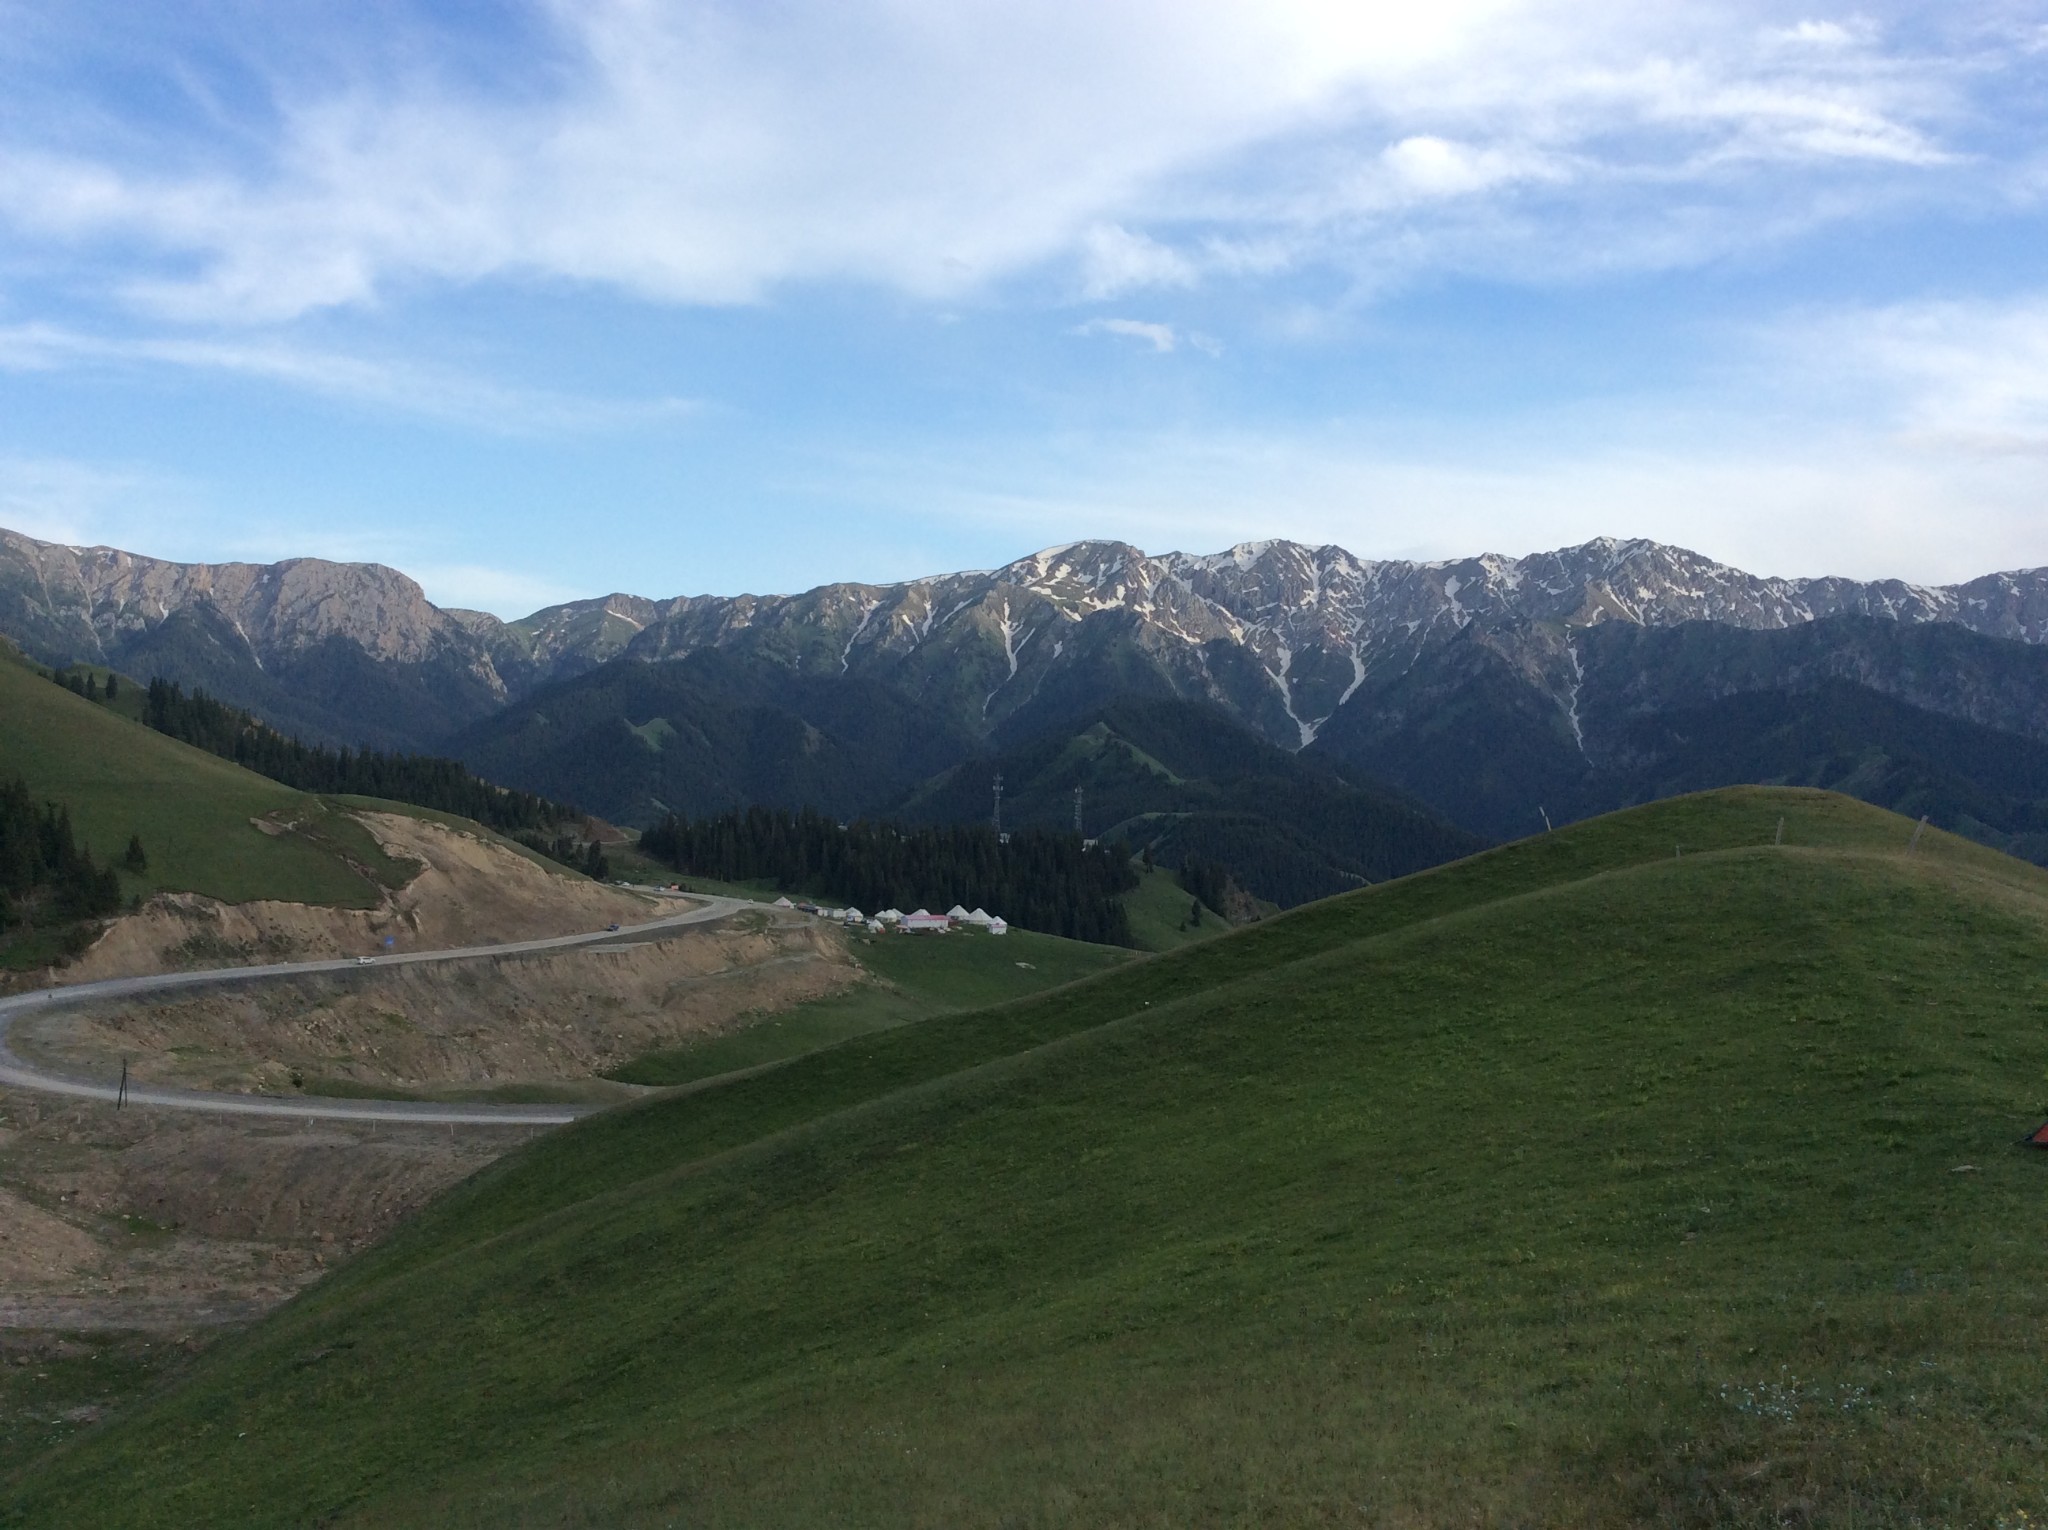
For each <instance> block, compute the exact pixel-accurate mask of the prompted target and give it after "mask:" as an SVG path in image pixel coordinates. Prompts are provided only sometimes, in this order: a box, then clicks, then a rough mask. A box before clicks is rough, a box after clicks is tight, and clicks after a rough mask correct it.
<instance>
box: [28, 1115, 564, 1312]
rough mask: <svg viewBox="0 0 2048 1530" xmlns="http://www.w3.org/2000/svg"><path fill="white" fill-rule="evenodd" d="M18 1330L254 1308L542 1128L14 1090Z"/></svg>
mask: <svg viewBox="0 0 2048 1530" xmlns="http://www.w3.org/2000/svg"><path fill="white" fill-rule="evenodd" d="M0 1123H4V1125H0V1331H5V1330H19V1329H57V1330H83V1329H108V1328H112V1329H126V1330H132V1329H154V1330H159V1331H161V1330H164V1329H183V1328H187V1327H191V1326H194V1325H197V1326H201V1327H205V1326H211V1325H214V1324H218V1323H223V1322H240V1321H243V1320H246V1319H248V1318H250V1317H253V1316H255V1315H256V1314H257V1313H259V1312H261V1311H263V1310H265V1309H267V1308H269V1307H271V1306H273V1305H275V1304H276V1303H277V1302H279V1301H282V1300H283V1299H284V1298H285V1297H287V1296H289V1295H291V1294H292V1293H293V1292H294V1291H296V1290H297V1289H299V1287H301V1286H303V1285H304V1284H305V1283H306V1282H307V1281H309V1280H311V1279H313V1278H314V1277H315V1276H317V1275H318V1274H319V1273H320V1272H321V1270H322V1269H324V1268H325V1267H326V1266H327V1265H328V1264H329V1263H331V1262H332V1261H334V1260H335V1259H337V1258H339V1257H341V1256H343V1255H345V1254H347V1253H350V1252H353V1251H354V1250H357V1249H360V1248H364V1247H367V1246H368V1245H369V1244H371V1243H373V1242H375V1241H376V1240H377V1239H378V1238H381V1237H382V1236H383V1235H384V1234H385V1233H387V1232H388V1231H390V1229H391V1227H392V1226H393V1225H394V1224H395V1223H396V1222H397V1221H398V1220H399V1219H401V1218H402V1217H404V1216H406V1215H408V1214H410V1213H411V1212H413V1211H415V1210H417V1209H418V1208H419V1207H421V1206H423V1205H425V1204H426V1202H427V1201H428V1200H430V1199H432V1198H433V1197H434V1196H435V1195H437V1194H439V1193H440V1192H441V1191H442V1190H444V1189H446V1188H447V1187H448V1186H449V1185H451V1184H453V1183H455V1182H456V1181H457V1180H459V1179H462V1178H464V1177H466V1176H467V1175H469V1174H471V1173H474V1172H475V1171H476V1170H477V1169H479V1168H481V1167H482V1166H483V1165H484V1164H486V1163H488V1162H490V1161H491V1160H492V1159H493V1158H496V1157H497V1156H498V1155H499V1154H501V1153H503V1152H505V1151H506V1150H507V1149H509V1148H512V1147H514V1146H516V1145H518V1144H519V1143H520V1142H522V1141H524V1140H526V1138H527V1137H528V1136H529V1135H531V1133H530V1132H529V1131H526V1130H520V1129H516V1128H505V1129H493V1130H490V1131H467V1132H450V1131H448V1130H447V1129H446V1128H442V1127H426V1126H403V1125H378V1126H374V1127H372V1126H357V1125H353V1124H348V1123H329V1122H321V1123H318V1124H317V1125H311V1126H301V1125H295V1124H290V1123H281V1122H280V1123H269V1122H263V1123H252V1122H247V1121H233V1120H220V1119H216V1118H212V1117H207V1116H203V1115H197V1114H187V1113H185V1112H182V1111H137V1110H127V1111H115V1110H113V1109H112V1108H110V1107H108V1106H104V1105H96V1104H88V1103H80V1102H71V1101H61V1100H52V1099H47V1098H44V1097H39V1096H31V1095H22V1094H14V1093H9V1094H6V1095H4V1096H0Z"/></svg>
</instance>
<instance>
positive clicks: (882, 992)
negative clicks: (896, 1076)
mask: <svg viewBox="0 0 2048 1530" xmlns="http://www.w3.org/2000/svg"><path fill="white" fill-rule="evenodd" d="M690 885H691V886H693V887H701V886H703V885H704V884H703V883H701V882H697V881H693V882H692V883H691V884H690ZM851 949H852V951H853V956H854V960H856V961H858V962H859V963H860V964H861V966H862V967H863V968H864V969H865V970H866V974H867V981H864V982H861V983H859V984H857V985H856V986H854V987H852V988H849V989H847V990H845V991H844V992H841V993H836V994H831V995H828V996H827V997H825V998H822V999H814V1000H812V1001H811V1002H809V1003H807V1004H799V1005H796V1006H795V1007H793V1008H790V1009H785V1010H778V1011H777V1012H776V1013H774V1014H772V1015H763V1016H759V1017H756V1018H753V1019H751V1020H750V1021H749V1022H748V1023H747V1024H746V1025H744V1026H743V1027H742V1028H740V1029H739V1030H736V1031H729V1032H726V1033H724V1034H722V1035H718V1036H708V1037H705V1038H704V1039H703V1040H701V1041H695V1042H692V1043H690V1044H689V1045H687V1046H681V1047H675V1048H671V1049H668V1050H665V1051H661V1052H654V1053H650V1054H648V1055H647V1056H645V1057H638V1058H635V1059H634V1060H633V1061H632V1062H630V1063H627V1064H626V1065H625V1066H624V1067H623V1068H619V1069H617V1070H615V1071H614V1072H612V1073H611V1074H610V1075H609V1076H610V1077H612V1078H614V1079H617V1080H618V1081H619V1082H621V1083H626V1084H656V1085H662V1084H688V1083H694V1082H696V1081H697V1080H699V1079H707V1078H713V1077H716V1076H717V1075H719V1074H723V1073H732V1072H736V1071H738V1070H739V1069H742V1068H757V1067H760V1066H761V1065H763V1064H764V1063H771V1062H782V1061H784V1060H785V1059H788V1058H791V1057H797V1056H800V1055H802V1054H803V1053H805V1052H811V1051H816V1050H817V1049H818V1048H820V1047H825V1046H830V1045H833V1044H834V1043H836V1042H841V1041H845V1040H848V1039H849V1038H851V1037H854V1036H865V1035H868V1034H869V1033H871V1032H874V1031H880V1030H887V1029H889V1028H890V1027H892V1026H898V1025H904V1024H908V1023H909V1022H910V1021H913V1020H929V1019H931V1018H932V1017H933V1016H935V1015H944V1014H951V1013H953V1012H954V1011H956V1010H963V1009H980V1008H984V1007H986V1006H989V1005H992V1004H1001V1003H1004V1002H1006V1001H1008V1000H1011V999H1017V998H1023V997H1025V996H1027V995H1030V994H1035V993H1039V992H1042V991H1044V990H1045V989H1048V988H1056V987H1058V986H1060V985H1061V984H1063V983H1070V982H1073V981H1074V980H1076V979H1077V978H1083V977H1088V976H1091V975H1092V974H1094V973H1097V972H1103V971H1106V970H1108V969H1109V968H1111V967H1115V966H1117V965H1119V964H1120V963H1123V962H1126V961H1130V960H1132V959H1133V953H1131V952H1129V951H1126V950H1123V949H1122V948H1120V947H1117V946H1093V945H1089V944H1087V943H1086V942H1085V941H1079V940H1062V939H1061V938H1060V937H1059V936H1057V935H1040V934H1036V933H1034V932H1032V931H1029V930H1011V931H1010V932H1009V933H1008V934H1007V935H1000V936H997V935H983V934H981V933H980V932H978V931H970V930H958V931H954V932H951V933H949V934H946V935H875V936H866V935H862V936H856V937H854V938H853V939H852V941H851Z"/></svg>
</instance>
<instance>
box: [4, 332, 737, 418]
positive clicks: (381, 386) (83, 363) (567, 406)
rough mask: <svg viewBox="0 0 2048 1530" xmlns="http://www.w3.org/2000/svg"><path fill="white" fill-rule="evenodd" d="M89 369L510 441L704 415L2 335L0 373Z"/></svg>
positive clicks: (188, 350)
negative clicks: (242, 382) (308, 400)
mask: <svg viewBox="0 0 2048 1530" xmlns="http://www.w3.org/2000/svg"><path fill="white" fill-rule="evenodd" d="M95 366H97V367H172V368H183V369H190V370H195V371H202V372H217V373H224V374H228V375H231V376H238V377H247V378H252V379H255V380H258V381H262V382H271V383H282V384H284V385H286V386H288V387H292V388H297V389H301V390H303V391H305V392H308V393H314V394H318V395H321V396H323V397H326V398H332V399H339V400H342V401H344V402H347V403H351V404H359V405H366V406H369V407H372V408H375V409H379V410H387V411H391V412H395V413H400V414H411V415H422V416H426V417H428V418H431V419H438V420H445V421H449V422H451V423H455V424H461V425H467V426H472V427H475V428H479V429H483V430H488V431H494V432H499V433H502V434H507V435H528V434H536V433H543V434H544V433H563V432H582V431H605V430H619V429H627V428H632V427H636V426H643V425H650V424H658V423H661V422H664V421H672V420H678V419H683V418H687V417H689V416H691V415H693V414H696V413H698V412H699V411H700V409H701V406H700V405H699V404H697V403H695V402H693V401H691V400H687V399H675V398H659V399H648V400H627V399H594V398H584V397H579V396H577V395H574V394H566V393H556V392H552V391H549V390H546V389H531V388H517V387H509V386H506V385H504V384H501V383H495V382H491V381H488V380H485V379H482V378H478V377H473V376H468V375H464V374H462V373H456V372H449V371H444V370H441V369H438V368H433V367H427V366H422V365H420V364H418V363H415V362H409V361H393V360H380V359H374V358H370V357H364V356H356V355H350V354H347V353H345V352H339V351H328V350H320V349H317V348H313V347H308V346H305V345H302V344H299V343H295V342H292V341H289V340H281V339H277V340H272V339H265V340H251V339H247V338H242V337H233V338H227V339H219V338H207V339H196V338H190V337H187V336H181V335H154V336H139V337H137V336H131V337H109V336H103V335H92V334H85V333H81V332H79V331H77V330H73V329H67V328H64V327H62V326H59V325H53V324H17V325H8V326H0V370H7V371H16V372H35V371H58V370H67V369H73V368H79V367H95Z"/></svg>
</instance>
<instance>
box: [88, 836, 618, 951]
mask: <svg viewBox="0 0 2048 1530" xmlns="http://www.w3.org/2000/svg"><path fill="white" fill-rule="evenodd" d="M356 816H357V817H359V818H360V819H361V820H362V821H363V823H364V824H365V825H366V826H367V827H368V828H369V830H370V832H371V833H372V834H374V835H376V836H377V839H378V841H379V842H380V843H381V844H382V845H383V846H384V848H385V850H386V851H388V852H389V853H390V854H391V855H393V856H396V857H401V858H403V859H406V860H410V861H415V862H417V863H418V864H419V866H420V871H419V874H418V875H417V876H415V877H413V879H412V880H411V881H409V882H407V883H406V884H405V886H404V887H402V888H400V889H399V890H398V891H397V892H395V893H392V894H390V895H388V896H387V897H386V898H385V900H384V902H383V903H382V904H381V905H380V906H378V907H376V908H373V909H345V908H319V907H315V906H311V905H308V904H303V903H239V904H227V903H217V902H215V901H214V900H213V899H211V898H202V897H199V896H198V895H197V894H193V893H166V894H161V895H159V896H158V897H155V898H153V899H151V900H150V901H149V902H148V903H147V904H145V905H144V906H143V908H142V909H141V910H140V911H139V912H137V913H134V914H128V915H124V916H122V917H121V918H119V919H116V920H114V921H113V922H112V923H111V924H110V925H109V926H108V928H107V931H106V933H105V934H103V935H102V936H101V937H100V938H99V940H97V941H96V942H94V944H93V946H92V948H91V949H90V950H89V951H87V952H86V953H85V955H84V956H82V957H81V958H79V960H77V961H76V962H73V963H72V964H71V965H70V966H68V967H66V968H63V969H62V970H61V971H58V972H55V973H52V974H49V976H48V980H49V981H54V982H59V983H86V982H92V981H94V980H95V979H98V978H112V977H134V976H138V975H140V974H143V973H150V972H169V971H177V970H180V969H186V968H193V967H229V966H242V965H250V964H255V963H262V962H279V961H298V960H310V959H314V958H318V957H326V956H352V955H357V954H363V953H369V952H374V951H381V950H384V949H386V947H385V944H384V942H385V940H386V939H387V937H388V938H390V939H391V940H393V941H394V942H395V945H396V948H397V949H399V950H433V949H437V948H441V947H447V946H467V945H490V944H497V943H500V942H504V941H513V940H537V939H541V938H544V937H546V936H550V935H570V934H576V933H579V932H582V931H587V930H597V929H602V928H604V926H605V925H607V924H610V923H612V922H614V921H616V922H618V923H621V924H632V923H638V922H640V921H643V920H646V919H648V918H650V917H652V916H653V912H654V907H655V900H652V899H650V898H647V897H645V896H643V895H642V894H639V893H630V892H626V891H624V890H623V889H620V888H616V887H606V886H604V885H602V884H600V883H597V882H590V881H586V880H584V879H583V878H581V877H576V876H568V875H563V874H559V873H556V872H552V871H549V870H547V869H545V868H544V867H541V866H538V865H536V864H535V863H534V862H532V861H530V860H528V859H527V858H526V857H525V856H523V855H520V854H518V853H517V852H516V851H513V850H509V849H507V848H506V847H505V846H504V845H502V844H499V843H497V842H496V841H494V840H489V839H484V838H480V837H479V836H477V835H474V834H468V833H463V832H460V831H457V830H454V829H450V828H446V827H444V826H443V825H441V824H438V823H432V822H429V821H427V820H424V819H418V818H409V817H406V816H404V815H402V814H398V813H359V814H357V815H356Z"/></svg>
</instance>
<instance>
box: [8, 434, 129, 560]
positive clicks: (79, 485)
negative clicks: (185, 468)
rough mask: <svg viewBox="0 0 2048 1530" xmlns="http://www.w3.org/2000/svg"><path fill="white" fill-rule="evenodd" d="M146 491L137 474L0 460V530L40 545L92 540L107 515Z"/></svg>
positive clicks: (47, 461) (52, 461) (45, 460)
mask: <svg viewBox="0 0 2048 1530" xmlns="http://www.w3.org/2000/svg"><path fill="white" fill-rule="evenodd" d="M151 487H152V485H151V483H150V481H149V480H148V479H147V478H145V477H144V476H143V475H141V474H138V473H135V472H131V471H125V470H121V469H110V468H105V467H99V466H95V465H93V464H91V463H85V462H74V461H71V460H68V459H65V458H60V457H5V456H0V526H4V527H6V528H7V530H9V531H18V532H20V533H22V534H23V535H24V536H31V537H34V538H36V539H37V540H38V541H42V542H61V543H64V544H65V545H66V546H71V547H78V546H83V545H86V544H88V543H90V542H93V541H95V540H97V539H98V538H99V537H100V536H101V535H102V534H103V533H102V532H101V531H100V529H99V528H101V527H102V526H104V525H105V524H106V522H107V520H108V518H109V516H110V514H112V513H114V512H117V511H118V510H120V509H121V508H123V507H126V506H128V505H130V504H131V503H132V502H133V501H134V500H135V499H136V498H137V497H138V496H140V495H143V494H144V493H146V492H147V491H148V490H149V489H150V488H151Z"/></svg>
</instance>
